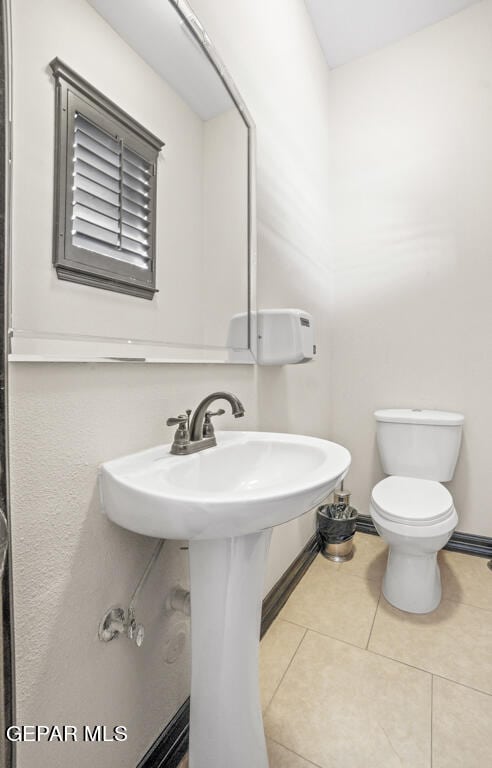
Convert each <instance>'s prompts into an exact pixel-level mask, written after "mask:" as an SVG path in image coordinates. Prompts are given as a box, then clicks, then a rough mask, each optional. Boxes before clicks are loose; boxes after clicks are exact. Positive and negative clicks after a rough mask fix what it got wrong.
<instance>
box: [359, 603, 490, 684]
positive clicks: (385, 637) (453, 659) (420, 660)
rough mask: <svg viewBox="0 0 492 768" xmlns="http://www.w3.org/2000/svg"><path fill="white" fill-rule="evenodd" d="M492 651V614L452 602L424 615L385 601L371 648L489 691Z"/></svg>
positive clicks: (380, 605)
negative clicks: (401, 608) (404, 609)
mask: <svg viewBox="0 0 492 768" xmlns="http://www.w3.org/2000/svg"><path fill="white" fill-rule="evenodd" d="M491 648H492V611H484V610H482V609H481V608H475V607H474V606H471V605H465V604H464V603H456V602H453V601H451V600H443V601H442V602H441V605H440V606H439V608H437V610H435V611H433V612H432V613H427V614H423V615H422V614H421V615H418V614H412V613H404V612H403V611H399V610H398V609H397V608H393V606H391V605H390V604H389V603H388V602H387V601H386V600H385V599H384V598H383V597H381V600H380V603H379V607H378V610H377V613H376V619H375V621H374V627H373V630H372V633H371V639H370V641H369V650H372V651H375V652H376V653H380V654H382V655H383V656H388V657H390V658H392V659H397V660H398V661H403V662H404V663H406V664H411V665H412V666H415V667H419V668H420V669H424V670H427V671H428V672H434V673H435V674H436V675H440V676H441V677H446V678H448V679H450V680H454V681H455V682H457V683H463V684H464V685H469V686H470V687H472V688H478V689H479V690H482V691H485V692H486V693H492V653H491Z"/></svg>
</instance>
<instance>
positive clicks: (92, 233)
mask: <svg viewBox="0 0 492 768" xmlns="http://www.w3.org/2000/svg"><path fill="white" fill-rule="evenodd" d="M152 174H153V165H152V164H151V163H149V162H148V161H147V160H145V159H144V158H143V157H141V156H139V155H138V154H137V153H136V152H133V151H132V150H130V149H128V148H127V147H125V145H124V141H123V140H121V139H120V140H116V139H115V138H114V137H113V136H111V134H109V133H107V132H106V131H104V130H103V129H102V128H100V127H99V126H97V125H95V124H94V123H93V122H91V121H90V120H88V119H87V118H86V117H84V116H83V115H82V114H81V113H80V112H77V113H76V114H75V119H74V136H73V187H72V205H73V214H72V243H73V245H74V246H76V247H79V248H85V249H87V250H90V251H93V252H95V253H100V254H101V255H103V256H109V257H110V258H113V259H118V260H120V261H124V262H127V263H128V264H134V265H135V266H137V267H140V268H141V269H148V268H149V262H150V260H151V254H150V250H149V242H150V240H149V237H150V217H151V211H150V203H151V200H150V197H151V176H152Z"/></svg>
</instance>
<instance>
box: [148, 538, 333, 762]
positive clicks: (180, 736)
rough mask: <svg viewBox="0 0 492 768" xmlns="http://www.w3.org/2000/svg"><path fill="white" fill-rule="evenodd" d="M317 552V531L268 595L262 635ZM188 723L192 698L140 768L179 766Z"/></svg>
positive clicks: (183, 706) (162, 734)
mask: <svg viewBox="0 0 492 768" xmlns="http://www.w3.org/2000/svg"><path fill="white" fill-rule="evenodd" d="M318 552H319V542H318V536H317V535H316V534H315V535H314V536H313V537H312V538H311V539H310V540H309V541H308V543H307V544H306V546H305V547H304V549H303V550H302V552H301V553H300V554H299V555H298V557H297V558H296V559H295V560H294V562H293V563H292V564H291V565H290V567H289V568H288V569H287V570H286V572H285V573H284V574H283V576H282V577H281V578H280V579H279V580H278V581H277V583H276V584H275V586H274V587H273V588H272V589H271V590H270V592H269V593H268V595H267V596H266V597H265V599H264V600H263V610H262V614H261V637H263V635H264V634H265V632H266V631H267V629H268V628H269V627H270V625H271V624H272V622H273V621H274V620H275V618H276V617H277V616H278V614H279V613H280V611H281V610H282V608H283V606H284V605H285V603H286V602H287V599H288V597H289V595H290V594H291V593H292V591H293V590H294V589H295V587H296V586H297V584H298V583H299V582H300V580H301V579H302V577H303V576H304V574H305V573H306V571H307V569H308V568H309V566H310V565H311V563H312V562H313V560H314V558H315V557H316V555H317V554H318ZM189 723H190V700H189V699H187V700H186V701H185V703H184V704H183V705H182V706H181V707H180V708H179V710H178V711H177V712H176V714H175V715H174V717H173V719H172V720H171V721H170V722H169V723H168V724H167V725H166V727H165V728H164V730H163V731H162V733H161V734H160V736H158V737H157V739H156V740H155V742H154V743H153V744H152V746H151V747H150V749H149V750H148V751H147V752H146V753H145V755H144V756H143V757H142V759H141V760H140V762H139V764H138V765H137V768H177V766H178V765H179V763H180V761H181V760H182V759H183V757H184V756H185V754H186V752H187V751H188V731H189Z"/></svg>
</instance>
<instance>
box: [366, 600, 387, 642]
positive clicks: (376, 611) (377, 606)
mask: <svg viewBox="0 0 492 768" xmlns="http://www.w3.org/2000/svg"><path fill="white" fill-rule="evenodd" d="M382 593H383V590H382V589H380V590H379V597H378V602H377V605H376V610H375V611H374V616H373V618H372V624H371V629H370V630H369V637H368V638H367V643H366V651H368V650H369V643H370V642H371V637H372V630H373V629H374V624H375V623H376V616H377V613H378V610H379V603H380V602H381V595H382Z"/></svg>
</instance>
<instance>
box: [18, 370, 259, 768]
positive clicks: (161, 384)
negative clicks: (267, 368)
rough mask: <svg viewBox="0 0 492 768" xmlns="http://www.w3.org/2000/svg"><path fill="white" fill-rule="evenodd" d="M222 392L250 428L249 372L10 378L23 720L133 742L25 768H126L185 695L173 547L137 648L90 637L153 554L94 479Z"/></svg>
mask: <svg viewBox="0 0 492 768" xmlns="http://www.w3.org/2000/svg"><path fill="white" fill-rule="evenodd" d="M220 388H226V389H230V390H232V391H233V392H236V393H237V394H238V396H239V397H240V398H241V400H242V401H243V402H244V403H245V404H246V406H247V416H246V417H245V418H244V419H243V423H242V426H244V427H245V428H246V429H248V428H249V429H252V428H254V427H255V426H256V411H255V401H256V394H255V371H254V369H253V368H252V367H246V366H245V367H243V366H238V367H234V368H231V367H228V368H225V367H221V366H186V367H181V366H172V365H168V366H157V365H148V366H141V365H131V364H128V365H127V364H121V365H120V364H116V365H107V364H106V365H104V364H101V365H82V364H79V365H76V364H74V365H72V364H67V365H57V364H54V365H52V364H46V365H44V364H18V365H13V366H12V367H11V450H12V538H13V563H14V601H15V630H16V660H17V664H16V673H17V713H18V715H17V717H18V721H19V722H20V723H48V724H51V723H73V724H75V725H81V724H84V723H89V724H91V723H101V724H104V723H106V724H107V725H109V726H111V727H112V726H113V725H114V724H118V723H121V724H123V725H128V726H129V733H130V738H129V741H128V742H126V743H120V744H116V745H114V746H111V745H109V744H102V745H100V747H98V746H96V745H84V744H77V745H74V746H71V745H62V744H51V745H45V746H43V745H39V744H24V745H21V748H20V759H19V766H20V768H30V767H31V766H32V767H33V768H34V767H35V766H36V768H45V766H46V768H48V766H50V768H62V767H63V768H65V766H66V765H67V762H68V761H69V760H70V761H72V762H73V763H74V764H75V765H76V766H77V768H84V766H89V765H90V766H93V765H98V766H100V767H101V768H102V767H103V766H104V768H106V767H108V768H109V767H110V766H111V768H112V767H113V766H114V767H115V768H116V766H118V767H119V766H121V765H129V766H131V765H134V764H135V763H136V762H137V758H138V757H139V756H140V755H142V753H143V752H144V751H145V749H146V747H147V746H149V744H150V743H151V742H152V740H153V739H154V738H155V737H156V736H157V734H158V733H159V732H160V730H161V729H162V727H163V725H164V724H165V723H166V722H167V721H168V720H169V718H170V717H171V716H172V715H173V714H174V712H175V711H176V710H177V709H178V707H179V706H180V704H181V703H182V702H183V701H184V699H185V698H186V697H187V696H188V692H189V665H188V653H189V648H188V647H187V648H186V649H185V653H184V654H183V655H182V656H181V657H180V659H179V660H178V661H177V662H176V663H175V664H174V665H169V664H167V663H166V662H165V654H166V640H167V637H168V634H169V632H170V630H171V629H172V624H173V621H174V620H170V619H169V618H168V617H166V615H165V611H164V600H165V597H166V594H167V593H168V591H169V589H170V588H171V587H172V586H173V585H174V584H176V583H181V584H182V585H183V586H187V585H188V558H187V553H186V552H183V551H181V550H180V549H179V546H180V543H179V542H167V543H166V544H165V545H164V549H163V552H162V553H161V556H160V558H159V561H158V564H157V566H156V567H155V569H154V571H153V573H152V575H151V578H150V579H149V581H148V583H147V585H146V588H145V590H144V592H143V593H142V600H141V603H140V604H139V607H138V620H140V621H142V622H143V623H144V625H145V629H146V631H147V636H146V639H145V643H144V645H143V647H142V648H141V649H138V648H136V646H134V645H133V644H131V643H130V642H129V641H127V640H124V639H121V640H118V641H115V642H113V643H110V644H108V645H106V644H103V643H101V642H99V640H98V639H97V626H98V622H99V619H100V618H101V616H102V615H103V614H104V612H105V611H106V609H107V608H109V607H110V606H111V605H113V604H116V603H121V604H123V605H127V604H128V601H129V598H130V595H131V593H132V591H133V589H134V588H135V586H136V583H137V581H138V579H139V578H140V575H141V573H142V572H143V569H144V568H145V565H146V563H147V561H148V559H149V557H150V554H151V552H152V550H153V548H154V546H155V541H154V540H153V539H146V538H144V537H141V536H138V535H135V534H131V533H129V532H126V531H124V530H123V529H121V528H118V527H117V526H115V525H113V524H112V523H110V522H109V521H108V520H107V518H106V517H105V516H104V515H103V514H101V512H100V510H99V504H98V494H97V486H96V479H97V468H98V465H99V464H100V463H101V462H103V461H105V460H107V459H109V458H112V457H116V456H119V455H124V454H125V453H129V452H132V451H136V450H139V449H143V448H145V447H148V446H152V445H156V444H157V443H159V442H162V441H163V440H165V439H168V438H169V437H170V435H172V430H170V429H168V428H167V427H166V426H165V418H166V417H167V416H168V415H171V414H176V413H178V412H180V411H182V410H183V409H184V408H186V407H187V406H189V407H192V406H194V405H196V403H197V401H198V399H199V398H201V397H202V395H203V394H204V393H206V392H211V391H213V390H214V389H220ZM224 422H225V423H226V425H227V426H228V427H232V426H233V422H234V420H233V419H228V418H226V417H224ZM236 426H237V422H236Z"/></svg>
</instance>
